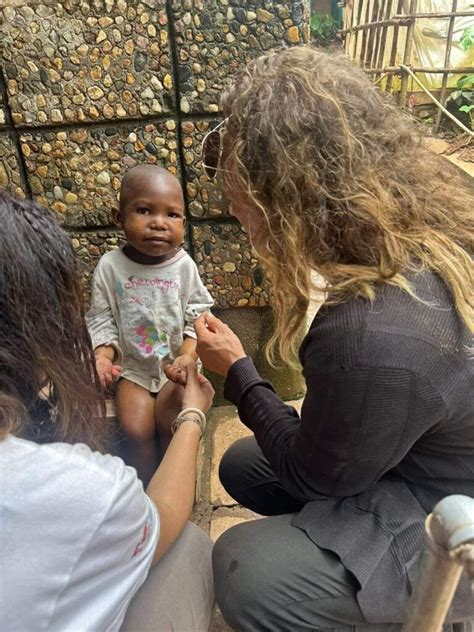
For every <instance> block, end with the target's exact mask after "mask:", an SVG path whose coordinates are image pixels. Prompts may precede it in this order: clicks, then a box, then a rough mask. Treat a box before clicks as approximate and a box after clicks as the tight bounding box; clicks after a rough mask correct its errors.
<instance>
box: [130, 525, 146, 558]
mask: <svg viewBox="0 0 474 632" xmlns="http://www.w3.org/2000/svg"><path fill="white" fill-rule="evenodd" d="M149 535H150V523H148V522H147V523H146V524H145V526H144V527H143V531H142V537H141V539H140V542H139V543H138V544H137V546H136V547H135V549H134V551H133V555H132V559H133V558H134V557H135V556H137V555H138V554H139V553H141V551H142V549H143V545H144V544H145V542H146V541H147V540H148V536H149Z"/></svg>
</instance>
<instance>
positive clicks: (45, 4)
mask: <svg viewBox="0 0 474 632" xmlns="http://www.w3.org/2000/svg"><path fill="white" fill-rule="evenodd" d="M5 4H6V5H7V6H3V9H1V10H0V47H1V48H0V61H1V64H2V68H1V72H0V186H1V187H5V188H7V189H8V190H9V191H10V192H11V193H13V194H15V195H26V196H29V197H33V198H34V199H36V200H37V201H39V202H41V203H42V204H44V205H46V206H48V207H50V208H52V209H53V210H54V211H55V212H56V213H57V215H58V217H59V219H60V221H61V222H62V223H63V225H64V226H65V227H66V228H67V229H68V230H69V231H70V232H71V236H72V239H73V244H74V247H75V249H76V252H77V254H78V256H79V258H80V259H81V261H82V262H83V264H84V269H85V274H86V276H87V277H90V274H91V272H92V270H93V268H94V266H95V264H96V263H97V260H98V258H99V257H100V256H101V255H102V254H103V253H104V252H106V251H107V250H109V249H111V248H115V247H117V245H119V244H120V243H121V240H122V236H121V233H120V232H117V230H116V229H115V228H114V226H113V225H112V220H111V210H112V208H113V206H114V205H115V204H116V203H117V193H118V190H119V187H120V179H121V177H122V175H123V173H124V171H125V170H126V169H127V168H129V167H131V166H133V165H135V164H137V163H138V162H147V163H150V164H159V165H162V166H164V167H166V168H167V169H169V170H170V171H171V172H172V173H175V174H177V175H178V176H179V177H180V178H181V180H182V184H183V188H184V190H185V197H186V214H187V219H188V223H187V226H188V230H187V244H188V248H189V251H190V253H191V255H192V256H193V257H194V258H195V260H196V262H197V264H198V267H199V271H200V273H201V275H202V278H203V280H204V282H205V283H206V285H207V286H208V288H209V290H210V291H211V293H212V295H213V296H214V298H215V301H216V305H217V306H218V307H221V308H225V309H229V308H238V307H244V306H246V307H264V306H267V305H268V302H269V297H268V287H267V285H266V282H265V279H264V276H263V274H262V271H261V269H260V268H259V265H258V262H257V261H256V259H255V258H254V257H253V256H252V254H251V252H250V249H249V245H248V242H247V239H246V236H245V234H244V233H243V232H242V231H241V230H240V228H239V226H238V225H237V224H236V223H235V222H234V221H233V220H232V219H231V218H230V217H229V216H228V214H227V210H226V204H225V201H224V200H223V199H222V196H221V193H220V191H219V190H218V188H217V187H216V186H215V185H214V184H213V183H210V182H208V181H206V178H205V177H204V175H203V173H202V169H201V158H200V149H201V141H202V138H203V135H204V134H205V133H206V131H207V130H208V129H209V127H210V126H211V125H213V124H215V123H216V121H217V118H216V117H217V111H218V101H219V95H220V93H221V91H222V88H223V86H224V84H225V81H226V80H227V78H228V77H230V76H232V74H233V73H234V72H235V71H236V69H238V68H239V67H240V66H241V65H242V64H244V63H246V62H247V61H248V60H250V59H251V58H253V57H255V56H258V55H259V54H261V53H262V52H264V51H267V50H269V49H271V48H274V47H278V46H281V45H293V44H298V43H302V42H304V41H307V37H308V19H309V12H308V6H309V2H308V0H294V1H287V2H280V1H276V2H271V1H267V0H247V1H245V0H244V1H241V2H238V1H235V0H180V1H178V0H168V1H165V0H127V1H126V0H87V1H86V0H63V1H62V2H54V1H51V0H50V1H48V0H42V1H35V0H30V1H29V2H23V1H22V0H10V1H8V0H6V2H4V3H3V5H5ZM0 6H2V4H0Z"/></svg>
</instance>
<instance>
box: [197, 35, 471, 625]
mask: <svg viewBox="0 0 474 632" xmlns="http://www.w3.org/2000/svg"><path fill="white" fill-rule="evenodd" d="M221 104H222V113H223V115H224V117H225V120H224V122H223V123H222V124H221V126H220V128H219V130H217V132H212V133H211V134H210V135H209V136H208V138H207V139H206V142H205V143H204V146H203V150H204V155H203V160H204V163H205V166H206V170H207V171H208V172H211V174H212V173H213V172H214V170H215V171H217V173H218V174H219V175H220V177H221V178H222V181H223V186H224V189H225V192H226V194H227V197H228V199H229V201H230V212H231V214H232V215H234V216H235V217H236V218H237V219H238V220H239V222H240V223H241V224H242V226H243V227H244V228H245V229H246V231H247V232H248V234H249V237H250V240H251V243H252V245H253V247H254V249H255V251H256V253H257V255H258V256H259V258H260V260H261V261H262V262H263V264H264V266H265V268H266V270H267V272H268V277H269V279H270V282H271V285H272V290H273V296H274V301H273V303H274V310H275V313H276V327H275V334H274V336H273V338H272V340H271V341H270V348H269V354H270V358H271V357H272V353H273V351H274V350H275V349H278V351H279V352H280V355H281V356H282V358H283V359H285V360H287V359H288V358H289V356H290V355H291V351H292V349H294V347H295V345H296V342H297V341H298V334H299V332H300V331H301V327H302V324H303V322H304V321H305V317H306V312H307V308H308V303H309V300H310V297H311V295H312V292H313V291H315V290H316V291H317V290H321V289H323V290H324V291H325V292H326V294H327V300H326V302H325V304H324V305H323V307H322V309H321V310H320V312H319V313H318V315H317V316H316V318H315V319H314V321H313V323H312V324H311V327H310V329H309V332H308V333H307V335H306V337H305V338H304V340H303V343H302V345H301V347H300V349H299V358H300V361H301V364H302V366H303V374H304V377H305V380H306V386H307V393H306V397H305V399H304V402H303V407H302V411H301V418H300V417H299V416H298V414H297V413H296V411H295V410H294V409H293V408H291V407H289V406H287V405H285V404H284V403H283V402H281V401H280V399H279V398H278V397H277V395H276V394H275V392H274V391H273V389H272V386H271V384H269V383H268V382H267V381H265V380H263V379H262V378H261V377H260V376H259V374H258V373H257V371H256V369H255V367H254V365H253V364H252V361H251V360H250V359H249V358H248V357H246V354H245V351H244V350H243V348H242V345H241V344H240V342H239V340H238V338H237V337H236V336H235V334H233V332H232V331H231V330H230V329H229V328H228V327H227V326H226V325H224V324H223V323H222V322H221V321H219V320H218V319H217V318H214V317H212V316H203V317H201V318H200V320H199V321H198V323H197V325H196V330H197V333H198V347H197V348H198V353H199V354H200V356H201V359H202V361H203V363H204V365H205V366H206V367H207V368H208V369H210V370H213V371H215V372H217V373H219V374H221V375H223V376H226V382H225V394H226V397H227V399H229V400H230V401H231V402H233V403H234V404H235V405H236V406H238V411H239V415H240V418H241V420H242V421H243V423H244V424H246V425H247V426H248V427H249V428H250V429H251V430H252V431H253V432H254V437H251V438H246V439H243V440H241V441H238V442H237V443H235V444H234V445H233V446H231V447H230V449H229V450H228V451H227V453H226V454H225V455H224V457H223V460H222V463H221V467H220V476H221V480H222V482H223V484H224V486H225V488H226V489H227V490H228V491H229V493H230V494H231V495H232V496H233V497H234V498H235V499H236V500H237V501H238V502H240V503H242V504H243V505H245V506H246V507H249V508H250V509H252V510H254V511H256V512H258V513H260V514H264V515H266V516H269V517H267V518H266V519H261V520H256V521H251V522H247V523H244V524H241V525H238V526H236V527H233V528H232V529H230V530H229V531H227V532H226V533H225V534H224V535H223V536H222V537H221V538H220V539H219V540H218V542H217V543H216V545H215V548H214V575H215V584H216V591H217V600H218V603H219V605H220V608H221V610H222V612H223V615H224V617H225V619H226V620H227V621H228V622H229V624H230V625H231V626H232V627H234V628H235V629H237V630H246V631H255V632H257V631H258V632H261V631H263V630H280V631H288V630H291V631H292V632H295V631H297V630H333V631H336V630H337V631H338V632H342V631H343V630H344V631H350V630H364V631H365V630H367V631H373V632H379V631H380V632H382V631H383V632H385V631H389V630H390V631H392V630H400V629H401V624H402V622H403V621H404V620H405V618H406V612H407V602H408V598H409V595H410V593H411V591H412V587H413V582H414V580H415V576H416V572H417V567H418V561H419V555H420V551H421V549H422V546H423V535H424V528H423V523H424V520H425V518H426V516H427V514H428V513H429V512H430V511H431V510H432V509H433V507H434V505H435V504H436V502H437V501H439V500H440V499H441V498H442V497H444V496H446V495H448V494H453V493H459V494H466V495H474V413H473V401H472V393H473V371H472V365H470V364H469V349H470V348H472V331H473V321H472V280H473V277H472V262H471V254H472V236H473V232H472V229H473V222H472V220H473V216H472V200H471V198H470V196H469V194H468V192H467V190H466V189H465V188H463V185H462V183H461V181H460V179H459V178H458V176H457V175H456V173H454V171H453V170H452V169H451V168H450V167H448V165H447V164H446V163H445V162H443V161H442V159H439V158H438V157H436V156H434V155H431V154H430V153H429V152H428V151H427V150H425V149H424V148H423V146H422V144H421V143H420V141H419V139H418V137H417V134H416V131H415V129H414V127H413V125H412V123H411V122H410V120H409V119H408V118H407V117H406V116H405V115H404V114H402V113H401V112H400V111H398V110H397V109H396V108H395V107H394V106H393V105H391V104H390V103H389V102H388V101H387V99H386V98H385V97H384V95H382V94H381V93H380V92H379V91H378V90H377V89H376V88H375V87H374V86H373V85H372V84H371V83H370V81H369V80H368V79H367V78H366V77H365V76H364V74H363V72H362V71H360V70H358V69H357V68H354V67H353V66H352V65H350V64H349V62H347V61H346V60H345V59H344V58H343V57H339V56H337V55H327V54H324V53H322V52H318V51H316V50H312V49H310V48H305V47H301V48H293V49H290V50H285V51H282V52H278V53H271V54H268V55H265V56H263V57H261V58H259V59H257V60H256V61H253V62H251V63H250V64H249V66H248V67H247V68H246V69H245V70H244V71H243V72H242V73H241V74H240V75H239V76H237V77H236V78H235V80H234V81H233V84H232V85H231V87H230V88H229V89H228V90H227V91H226V92H225V94H224V95H223V97H222V103H221ZM219 141H220V143H219ZM313 272H314V273H318V274H319V275H321V276H322V277H323V278H324V279H325V281H326V285H325V287H324V288H317V287H314V283H313V282H312V278H314V277H315V275H314V274H313ZM472 617H474V600H473V599H472V595H471V593H470V588H469V586H468V585H467V582H465V581H464V580H463V581H462V582H461V584H460V586H459V588H458V591H457V593H456V596H455V599H454V602H453V604H452V608H451V610H450V612H449V617H448V621H450V622H463V621H467V620H468V619H469V618H472ZM463 625H464V624H462V623H461V629H462V626H463ZM467 625H468V624H465V625H464V629H467ZM446 629H451V626H450V625H448V626H447V627H446ZM420 632H421V631H420Z"/></svg>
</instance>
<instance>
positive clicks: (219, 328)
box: [194, 313, 247, 377]
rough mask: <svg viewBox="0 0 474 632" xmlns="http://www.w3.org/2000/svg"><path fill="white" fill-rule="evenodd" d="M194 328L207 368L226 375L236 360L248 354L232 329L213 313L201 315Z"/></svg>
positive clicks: (198, 348)
mask: <svg viewBox="0 0 474 632" xmlns="http://www.w3.org/2000/svg"><path fill="white" fill-rule="evenodd" d="M194 329H195V331H196V335H197V345H196V352H197V354H198V356H199V357H200V358H201V361H202V363H203V365H204V366H205V367H206V369H209V370H210V371H214V373H218V374H219V375H223V376H224V377H225V376H226V375H227V372H228V371H229V369H230V367H231V366H232V365H233V364H234V362H236V361H237V360H240V359H241V358H245V357H246V356H247V354H246V353H245V351H244V348H243V347H242V344H241V343H240V340H239V339H238V337H237V336H236V335H235V334H234V332H233V331H232V329H231V328H230V327H229V326H228V325H226V324H225V323H223V322H222V321H221V320H219V319H218V318H216V317H215V316H213V315H212V314H209V313H206V314H202V315H201V316H199V318H198V319H197V320H196V321H195V323H194Z"/></svg>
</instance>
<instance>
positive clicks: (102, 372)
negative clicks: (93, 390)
mask: <svg viewBox="0 0 474 632" xmlns="http://www.w3.org/2000/svg"><path fill="white" fill-rule="evenodd" d="M95 368H96V370H97V374H98V376H99V380H100V385H101V386H102V388H107V386H110V385H111V384H112V382H113V381H114V380H115V378H117V377H118V376H119V375H120V373H122V367H121V366H120V365H118V364H114V363H113V362H112V360H109V358H106V357H104V356H102V355H99V356H96V359H95Z"/></svg>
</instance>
